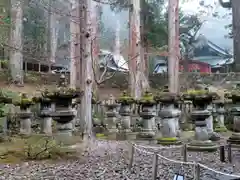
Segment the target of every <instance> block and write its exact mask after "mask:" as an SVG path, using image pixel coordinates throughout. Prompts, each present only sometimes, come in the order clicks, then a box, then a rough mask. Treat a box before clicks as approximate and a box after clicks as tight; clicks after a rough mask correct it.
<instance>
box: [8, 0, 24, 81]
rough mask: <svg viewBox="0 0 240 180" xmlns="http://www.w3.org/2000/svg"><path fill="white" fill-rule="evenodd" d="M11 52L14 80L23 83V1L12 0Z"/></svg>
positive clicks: (11, 68)
mask: <svg viewBox="0 0 240 180" xmlns="http://www.w3.org/2000/svg"><path fill="white" fill-rule="evenodd" d="M11 18H12V26H11V33H10V34H11V35H10V43H11V53H10V71H11V77H12V80H13V81H14V82H16V83H18V84H23V54H22V50H23V44H22V31H23V1H22V0H11Z"/></svg>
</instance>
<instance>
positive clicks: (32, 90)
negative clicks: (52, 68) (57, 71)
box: [0, 82, 121, 100]
mask: <svg viewBox="0 0 240 180" xmlns="http://www.w3.org/2000/svg"><path fill="white" fill-rule="evenodd" d="M54 87H55V86H54V85H45V86H43V85H41V86H39V85H35V84H25V85H24V87H17V86H15V85H9V84H6V83H5V82H0V88H1V89H4V90H9V91H13V92H18V93H27V94H28V95H29V96H33V95H36V94H39V93H40V92H41V91H42V90H44V89H45V88H47V89H53V88H54ZM110 94H112V95H113V96H115V97H118V96H119V95H120V94H121V90H119V89H117V88H100V89H99V98H100V100H103V99H107V98H108V97H109V95H110Z"/></svg>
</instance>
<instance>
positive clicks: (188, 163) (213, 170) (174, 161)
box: [133, 144, 240, 178]
mask: <svg viewBox="0 0 240 180" xmlns="http://www.w3.org/2000/svg"><path fill="white" fill-rule="evenodd" d="M133 145H134V147H135V149H136V150H138V151H140V152H143V153H146V154H151V155H153V154H154V153H152V152H149V151H146V150H143V149H140V148H137V147H136V146H138V147H144V148H145V147H146V146H142V145H137V144H133ZM179 147H182V146H179ZM154 148H155V147H154ZM146 149H147V147H146ZM159 149H161V148H159ZM162 149H164V148H162ZM165 149H171V148H165ZM157 156H158V157H160V158H162V159H165V160H167V161H170V162H173V163H178V164H184V165H199V166H200V167H202V168H205V169H207V170H210V171H212V172H214V173H217V174H221V175H224V176H229V177H234V178H240V175H234V174H228V173H224V172H221V171H217V170H215V169H212V168H209V167H207V166H205V165H203V164H200V163H196V162H184V161H178V160H173V159H169V158H166V157H164V156H162V155H160V154H157Z"/></svg>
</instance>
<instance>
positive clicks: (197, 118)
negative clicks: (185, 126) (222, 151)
mask: <svg viewBox="0 0 240 180" xmlns="http://www.w3.org/2000/svg"><path fill="white" fill-rule="evenodd" d="M186 97H187V98H188V99H192V102H193V106H194V107H195V110H194V111H192V113H191V118H192V120H193V121H194V122H195V140H192V142H191V143H190V144H189V145H188V146H187V148H188V150H189V151H216V150H217V148H218V146H217V145H216V144H215V143H213V142H212V141H211V140H209V133H208V131H207V123H206V119H207V118H209V116H210V115H211V112H210V111H208V110H207V106H208V105H209V104H210V103H212V100H213V99H215V98H216V94H214V93H210V92H209V91H208V90H197V91H191V92H187V93H184V94H183V99H185V98H186Z"/></svg>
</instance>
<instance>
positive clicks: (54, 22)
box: [49, 10, 59, 63]
mask: <svg viewBox="0 0 240 180" xmlns="http://www.w3.org/2000/svg"><path fill="white" fill-rule="evenodd" d="M58 34H59V20H58V18H57V15H56V14H55V13H54V11H53V10H52V11H51V14H50V41H51V42H50V45H51V47H50V59H49V61H50V62H51V63H55V62H56V52H57V40H58Z"/></svg>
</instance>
